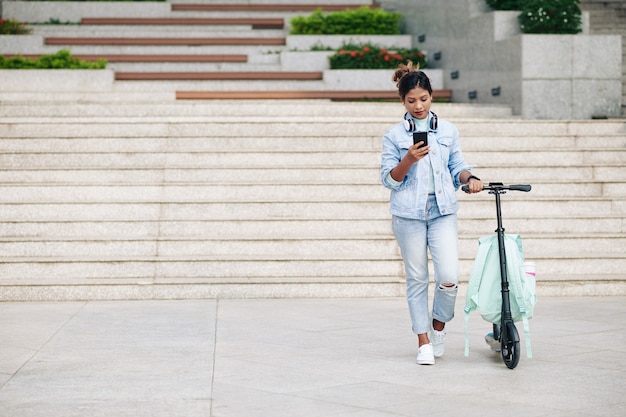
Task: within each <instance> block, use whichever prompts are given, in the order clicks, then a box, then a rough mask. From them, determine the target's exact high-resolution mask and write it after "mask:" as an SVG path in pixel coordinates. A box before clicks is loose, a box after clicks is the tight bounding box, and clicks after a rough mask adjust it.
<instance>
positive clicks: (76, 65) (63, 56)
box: [0, 49, 107, 69]
mask: <svg viewBox="0 0 626 417" xmlns="http://www.w3.org/2000/svg"><path fill="white" fill-rule="evenodd" d="M106 65H107V61H106V60H105V59H99V60H97V61H95V62H90V61H83V60H80V59H78V58H74V57H72V56H71V55H70V52H69V51H68V50H67V49H61V50H60V51H59V52H57V53H56V54H48V55H42V56H40V57H39V58H37V59H30V58H24V57H22V56H16V57H12V58H5V57H4V56H2V55H0V69H104V68H106Z"/></svg>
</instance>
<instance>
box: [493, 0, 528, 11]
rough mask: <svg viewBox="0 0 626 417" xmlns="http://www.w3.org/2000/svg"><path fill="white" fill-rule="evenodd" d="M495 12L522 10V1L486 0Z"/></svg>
mask: <svg viewBox="0 0 626 417" xmlns="http://www.w3.org/2000/svg"><path fill="white" fill-rule="evenodd" d="M486 1H487V4H488V5H489V7H491V8H492V9H494V10H522V0H486Z"/></svg>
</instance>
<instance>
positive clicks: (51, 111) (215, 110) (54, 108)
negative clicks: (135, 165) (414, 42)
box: [0, 100, 512, 123]
mask: <svg viewBox="0 0 626 417" xmlns="http://www.w3.org/2000/svg"><path fill="white" fill-rule="evenodd" d="M433 111H436V112H437V113H439V114H441V115H445V117H446V118H453V119H463V118H471V119H473V120H476V119H484V118H488V119H490V120H492V119H498V123H499V122H500V120H501V119H502V118H511V119H512V116H511V114H512V113H511V108H510V107H508V106H502V105H478V104H463V103H435V104H434V105H433ZM239 113H241V114H245V115H246V117H251V116H263V117H270V118H271V117H277V116H279V117H282V118H289V117H302V116H306V117H307V118H310V117H321V116H334V117H337V116H341V117H346V118H348V117H355V118H361V117H362V115H363V114H364V113H365V114H368V117H372V116H375V117H376V118H385V120H389V122H390V123H393V122H394V121H396V120H398V115H400V116H402V108H401V107H399V104H398V103H386V102H377V103H372V102H361V103H359V104H358V106H357V105H355V104H354V103H351V102H332V103H331V102H321V101H319V100H311V101H307V100H293V101H288V100H281V101H272V102H248V101H240V100H219V101H210V100H208V101H198V102H180V101H171V102H165V101H162V102H157V103H141V104H137V103H132V102H130V103H117V102H116V103H99V104H92V103H80V104H76V103H75V102H72V101H70V102H68V103H64V104H63V105H62V106H59V105H50V104H48V103H45V102H36V101H33V102H28V103H26V104H24V103H19V102H7V103H3V105H2V106H0V117H19V118H20V120H25V119H22V118H28V117H37V120H47V119H48V118H54V117H75V118H78V117H90V118H91V117H96V119H95V120H97V118H103V119H104V118H109V117H115V116H118V117H120V116H121V117H125V118H126V117H140V118H145V117H150V116H155V117H160V118H163V117H166V118H167V120H170V119H171V120H175V119H176V118H181V119H185V118H187V117H203V118H204V117H208V116H210V117H217V116H229V117H232V116H233V115H234V114H239ZM65 120H68V119H65ZM109 120H110V119H109Z"/></svg>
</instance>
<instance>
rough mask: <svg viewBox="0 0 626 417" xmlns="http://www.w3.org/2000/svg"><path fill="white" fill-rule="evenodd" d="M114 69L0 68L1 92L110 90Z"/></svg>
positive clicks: (111, 88)
mask: <svg viewBox="0 0 626 417" xmlns="http://www.w3.org/2000/svg"><path fill="white" fill-rule="evenodd" d="M114 78H115V75H114V73H113V71H112V70H106V69H105V70H60V69H59V70H0V80H2V82H1V83H0V92H55V91H56V92H108V91H112V90H113V81H114Z"/></svg>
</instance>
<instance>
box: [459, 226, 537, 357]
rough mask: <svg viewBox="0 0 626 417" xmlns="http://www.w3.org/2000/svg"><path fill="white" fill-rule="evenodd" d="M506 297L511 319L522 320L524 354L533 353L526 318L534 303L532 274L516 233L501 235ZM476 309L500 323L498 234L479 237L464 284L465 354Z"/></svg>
mask: <svg viewBox="0 0 626 417" xmlns="http://www.w3.org/2000/svg"><path fill="white" fill-rule="evenodd" d="M504 249H505V252H506V264H507V265H506V266H507V269H506V270H507V278H508V281H509V300H510V304H511V315H512V316H513V321H515V322H517V321H522V322H523V323H524V339H525V341H526V356H527V357H529V358H531V357H532V350H531V346H530V328H529V325H528V319H530V318H531V317H532V316H533V310H534V307H535V304H536V303H537V295H536V293H535V277H534V276H533V275H531V274H527V273H526V271H525V266H524V253H523V251H522V239H521V237H520V236H519V235H509V234H505V235H504ZM474 310H478V311H479V312H480V315H481V316H482V318H483V319H484V320H486V321H488V322H490V323H493V324H500V322H501V315H502V280H501V278H500V255H499V249H498V236H497V235H491V236H485V237H482V238H480V239H478V252H477V254H476V259H475V261H474V267H473V268H472V273H471V275H470V279H469V283H468V285H467V294H466V298H465V356H469V338H468V327H469V314H470V313H471V312H472V311H474Z"/></svg>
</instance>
